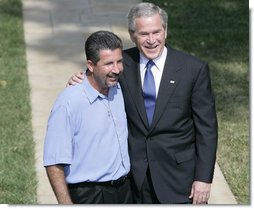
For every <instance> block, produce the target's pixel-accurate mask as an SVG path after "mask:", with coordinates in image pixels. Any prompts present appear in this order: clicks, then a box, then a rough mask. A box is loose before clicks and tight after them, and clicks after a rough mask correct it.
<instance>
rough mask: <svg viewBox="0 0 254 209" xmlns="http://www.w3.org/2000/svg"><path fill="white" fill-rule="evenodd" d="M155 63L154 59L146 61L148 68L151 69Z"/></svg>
mask: <svg viewBox="0 0 254 209" xmlns="http://www.w3.org/2000/svg"><path fill="white" fill-rule="evenodd" d="M154 65H155V64H154V62H153V60H149V61H148V62H147V63H146V67H147V69H151V68H152V67H153V66H154Z"/></svg>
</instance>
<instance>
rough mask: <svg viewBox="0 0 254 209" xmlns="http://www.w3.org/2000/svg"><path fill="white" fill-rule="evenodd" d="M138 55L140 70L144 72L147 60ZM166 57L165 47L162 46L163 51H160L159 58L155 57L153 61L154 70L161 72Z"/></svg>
mask: <svg viewBox="0 0 254 209" xmlns="http://www.w3.org/2000/svg"><path fill="white" fill-rule="evenodd" d="M139 54H140V69H141V70H144V69H145V67H146V63H147V62H148V61H149V60H148V59H147V58H146V57H144V55H143V54H142V53H139ZM166 57H167V47H166V46H164V49H163V51H162V54H161V56H159V57H157V58H156V59H154V60H153V62H154V64H155V66H156V68H157V69H158V70H159V71H163V68H164V64H165V61H166Z"/></svg>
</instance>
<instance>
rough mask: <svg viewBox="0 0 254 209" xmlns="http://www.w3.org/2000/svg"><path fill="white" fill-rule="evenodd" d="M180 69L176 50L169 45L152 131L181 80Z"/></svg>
mask: <svg viewBox="0 0 254 209" xmlns="http://www.w3.org/2000/svg"><path fill="white" fill-rule="evenodd" d="M180 70H181V66H180V65H179V63H178V62H177V59H176V57H174V51H173V50H172V49H171V48H170V47H168V52H167V58H166V61H165V65H164V69H163V75H162V78H161V83H160V88H159V92H158V97H157V101H156V107H155V112H154V117H153V121H152V124H151V128H150V132H151V131H152V130H153V128H154V127H155V125H156V124H157V123H158V121H159V119H160V117H161V116H162V114H163V112H164V111H165V108H166V106H167V104H168V102H169V100H170V98H171V96H172V94H173V92H174V90H175V88H176V86H177V85H178V84H179V82H180V77H181V73H180Z"/></svg>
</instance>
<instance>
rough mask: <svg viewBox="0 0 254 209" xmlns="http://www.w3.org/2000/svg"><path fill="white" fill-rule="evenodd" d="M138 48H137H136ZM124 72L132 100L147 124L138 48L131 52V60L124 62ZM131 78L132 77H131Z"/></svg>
mask: <svg viewBox="0 0 254 209" xmlns="http://www.w3.org/2000/svg"><path fill="white" fill-rule="evenodd" d="M135 49H136V48H135ZM124 64H125V65H124V73H123V76H124V77H125V79H124V80H125V82H126V86H127V88H128V90H129V92H130V95H131V97H132V101H133V103H134V105H135V106H136V109H137V111H138V113H139V115H140V118H141V119H142V120H143V123H144V124H146V125H148V124H147V117H146V110H145V106H144V100H143V91H142V85H141V79H140V69H139V68H140V66H139V52H138V50H136V51H135V52H134V53H131V60H128V61H125V62H124ZM130 78H131V79H130Z"/></svg>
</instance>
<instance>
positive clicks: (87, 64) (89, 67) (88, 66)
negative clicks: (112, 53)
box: [86, 60, 94, 72]
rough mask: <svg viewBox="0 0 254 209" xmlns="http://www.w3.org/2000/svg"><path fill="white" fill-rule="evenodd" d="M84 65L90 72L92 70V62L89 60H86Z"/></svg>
mask: <svg viewBox="0 0 254 209" xmlns="http://www.w3.org/2000/svg"><path fill="white" fill-rule="evenodd" d="M86 66H87V68H88V70H89V71H90V72H93V68H94V64H93V62H92V61H91V60H87V62H86Z"/></svg>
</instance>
